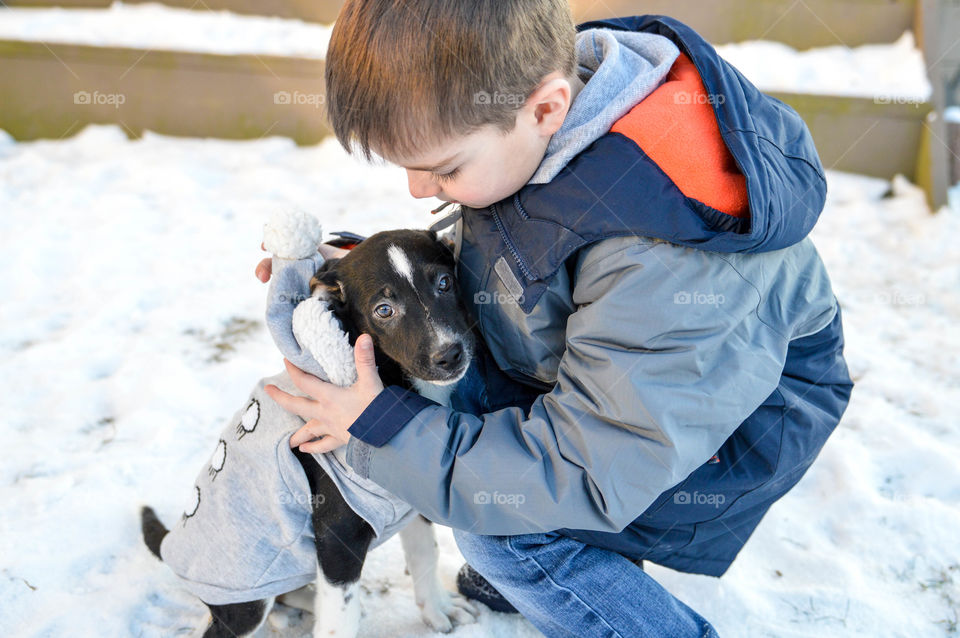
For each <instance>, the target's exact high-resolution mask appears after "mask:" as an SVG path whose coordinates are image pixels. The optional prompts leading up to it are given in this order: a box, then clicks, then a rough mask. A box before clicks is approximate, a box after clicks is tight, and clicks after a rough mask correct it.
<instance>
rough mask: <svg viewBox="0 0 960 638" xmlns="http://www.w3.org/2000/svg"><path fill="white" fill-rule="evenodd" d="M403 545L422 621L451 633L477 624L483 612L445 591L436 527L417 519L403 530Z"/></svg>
mask: <svg viewBox="0 0 960 638" xmlns="http://www.w3.org/2000/svg"><path fill="white" fill-rule="evenodd" d="M400 542H401V543H402V544H403V553H404V555H405V557H406V560H407V571H408V572H410V577H411V578H412V579H413V597H414V600H415V601H416V603H417V606H418V607H420V617H421V618H422V619H423V622H424V623H426V624H427V626H429V627H430V628H431V629H433V630H434V631H439V632H442V633H448V632H450V631H451V630H452V629H453V628H454V626H456V625H465V624H467V623H472V622H475V621H476V618H477V616H478V615H479V611H478V610H477V609H476V607H474V606H473V605H471V604H470V603H469V602H467V600H466V599H465V598H463V596H461V595H460V594H454V593H451V592H449V591H447V590H446V589H444V588H443V585H442V584H441V583H440V578H439V576H438V575H437V562H438V559H439V555H440V552H439V549H438V547H437V538H436V534H435V533H434V531H433V525H430V524H429V523H427V522H426V521H425V520H423V518H421V517H420V516H415V517H414V518H413V520H411V521H410V523H409V524H407V525H406V526H405V527H404V528H403V529H402V530H400Z"/></svg>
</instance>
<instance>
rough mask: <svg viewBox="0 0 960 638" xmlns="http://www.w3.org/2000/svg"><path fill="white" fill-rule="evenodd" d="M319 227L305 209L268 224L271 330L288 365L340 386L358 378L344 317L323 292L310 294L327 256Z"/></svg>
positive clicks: (265, 240)
mask: <svg viewBox="0 0 960 638" xmlns="http://www.w3.org/2000/svg"><path fill="white" fill-rule="evenodd" d="M321 234H322V231H321V228H320V224H319V223H318V222H317V220H316V218H314V217H313V216H311V215H307V214H306V213H302V212H281V213H277V214H275V215H273V217H271V218H270V220H269V221H268V222H267V223H266V224H265V226H264V233H263V245H264V248H266V249H267V250H268V251H269V252H271V253H273V273H272V276H271V282H270V290H269V292H268V293H267V314H266V322H267V328H268V329H269V330H270V336H271V337H273V341H274V343H276V344H277V348H279V349H280V352H281V353H282V354H283V356H284V357H286V358H287V359H288V360H289V361H290V363H292V364H293V365H295V366H297V367H298V368H300V369H301V370H303V371H305V372H309V373H310V374H312V375H314V376H316V377H319V378H320V379H323V380H324V381H330V382H331V383H334V384H336V385H339V386H345V385H351V384H352V383H354V382H355V381H356V379H357V371H356V366H355V364H354V359H353V347H352V346H351V345H350V340H349V338H348V337H347V334H346V333H345V332H344V331H343V328H342V326H341V324H340V321H339V320H338V319H337V318H336V316H335V315H334V314H333V312H332V311H331V309H330V308H329V306H328V304H327V302H326V300H325V299H324V298H323V297H322V296H321V295H320V294H319V292H318V294H317V295H315V296H311V294H310V279H311V278H312V277H313V275H314V274H316V272H317V270H319V269H320V266H322V265H323V262H324V259H323V256H322V255H320V253H318V252H317V248H318V247H319V245H320V243H321Z"/></svg>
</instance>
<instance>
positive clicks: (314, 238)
mask: <svg viewBox="0 0 960 638" xmlns="http://www.w3.org/2000/svg"><path fill="white" fill-rule="evenodd" d="M322 236H323V232H322V230H321V228H320V222H318V221H317V218H316V217H314V216H313V215H308V214H307V213H304V212H303V211H280V212H276V213H274V214H273V215H271V216H270V220H269V221H268V222H267V223H266V224H264V225H263V247H264V248H266V249H267V250H268V251H270V252H271V253H273V255H274V256H275V257H279V258H281V259H305V258H307V257H311V256H313V255H314V254H316V252H317V247H318V246H319V245H320V243H321V238H322Z"/></svg>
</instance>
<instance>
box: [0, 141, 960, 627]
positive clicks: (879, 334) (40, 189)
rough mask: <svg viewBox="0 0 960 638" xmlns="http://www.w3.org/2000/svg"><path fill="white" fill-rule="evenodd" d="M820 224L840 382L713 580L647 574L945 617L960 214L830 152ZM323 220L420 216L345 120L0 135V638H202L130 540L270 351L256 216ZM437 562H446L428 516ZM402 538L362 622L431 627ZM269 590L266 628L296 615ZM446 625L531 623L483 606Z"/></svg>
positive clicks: (849, 608)
mask: <svg viewBox="0 0 960 638" xmlns="http://www.w3.org/2000/svg"><path fill="white" fill-rule="evenodd" d="M829 180H830V195H829V202H828V206H827V209H826V211H825V212H824V214H823V217H822V219H821V221H820V223H819V225H818V226H817V228H816V230H815V231H814V237H815V240H816V242H817V245H818V246H819V248H820V250H821V253H822V255H823V258H824V260H825V262H826V263H827V266H828V268H829V270H830V273H831V276H832V279H833V281H834V285H835V288H836V292H837V295H838V297H839V299H840V301H841V304H842V306H843V310H844V319H845V326H846V335H847V353H848V358H849V363H850V366H851V370H852V373H853V375H854V377H855V379H856V381H857V387H856V389H855V391H854V395H853V401H852V403H851V405H850V408H849V411H848V412H847V415H846V417H845V419H844V421H843V423H842V424H841V426H840V428H839V429H838V431H837V432H836V434H835V435H834V436H833V437H832V439H831V440H830V442H829V443H828V444H827V446H826V448H825V449H824V451H823V453H822V454H821V457H820V458H819V460H818V461H817V463H816V464H815V465H814V467H813V469H812V470H811V471H810V473H809V474H808V475H807V476H806V477H805V478H804V480H803V481H802V482H801V483H800V484H799V485H798V486H797V488H796V489H794V490H793V491H792V492H791V493H790V494H789V495H788V496H787V497H786V498H784V499H783V500H782V501H781V502H779V503H778V504H777V505H775V506H774V507H773V509H772V510H771V512H770V513H769V515H768V516H767V517H766V519H765V520H764V521H763V522H762V523H761V525H760V527H759V529H758V530H757V531H756V533H755V534H754V536H753V537H752V539H751V540H750V542H749V543H748V544H747V546H746V548H745V550H744V551H743V553H742V554H741V556H740V558H739V559H738V560H737V562H736V563H735V564H734V566H733V567H732V569H731V570H730V571H729V573H728V574H727V575H726V576H724V577H723V578H722V579H714V578H709V577H701V576H691V575H686V574H680V573H676V572H672V571H670V570H668V569H664V568H660V567H657V566H650V567H649V569H650V572H651V573H652V574H653V575H654V576H655V577H656V578H658V579H659V580H660V581H661V582H663V583H664V584H665V586H666V587H668V588H669V589H670V590H671V591H673V592H675V593H676V594H677V595H678V596H679V597H680V598H681V599H683V600H684V601H686V602H687V603H689V604H690V605H692V606H693V607H694V608H696V609H697V610H698V611H700V612H701V613H703V614H704V615H705V616H706V617H707V618H709V619H710V620H711V621H712V622H714V623H715V625H716V627H717V629H718V630H719V631H720V633H721V635H723V636H726V637H731V636H732V637H741V636H742V637H747V636H749V637H757V636H777V637H791V636H798V637H799V636H810V637H812V636H816V637H818V638H821V637H834V636H853V635H857V636H871V637H887V636H889V637H901V636H902V637H914V636H948V635H955V634H956V633H957V632H958V631H960V627H958V622H960V618H958V615H957V614H958V611H957V610H958V609H960V543H957V530H958V529H960V474H958V471H957V459H958V458H960V429H958V427H957V423H958V419H957V417H956V410H957V406H958V405H960V356H958V353H960V331H958V330H957V329H956V325H957V322H958V319H960V293H958V291H960V252H958V251H957V249H956V238H957V237H958V236H960V211H949V210H944V211H942V212H940V213H939V214H938V215H931V214H930V213H929V212H928V211H927V209H926V206H925V204H924V202H923V196H922V194H921V192H920V191H919V190H918V189H917V188H915V187H914V186H912V185H910V184H909V183H907V182H905V181H903V180H896V181H895V182H894V183H893V184H892V185H891V184H890V183H888V182H885V181H883V180H877V179H872V178H865V177H858V176H852V175H846V174H840V173H831V174H830V175H829ZM290 207H298V208H301V209H304V210H308V211H311V212H313V213H315V214H316V215H317V216H318V217H319V218H320V219H321V220H322V221H323V223H324V226H325V228H326V229H327V230H338V229H350V230H354V231H358V232H361V233H372V232H374V231H376V230H380V229H385V228H391V227H402V226H411V227H423V226H425V225H427V224H428V223H430V221H431V217H430V215H429V214H428V213H427V211H428V209H429V208H430V202H418V201H416V200H413V199H412V198H411V197H410V196H409V194H408V193H407V190H406V181H405V177H404V175H403V173H402V171H400V170H399V169H396V168H391V167H370V166H367V165H364V164H361V163H359V162H357V161H355V160H353V159H351V158H348V157H346V156H345V154H344V153H343V152H342V150H341V149H340V147H339V146H338V145H337V143H336V142H335V141H332V140H331V141H328V142H325V143H324V144H321V145H319V146H316V147H305V148H298V147H296V146H295V145H294V144H293V143H292V142H290V141H289V140H286V139H279V138H271V139H264V140H259V141H248V142H231V141H215V140H191V139H174V138H167V137H161V136H157V135H152V134H148V135H147V136H146V137H144V138H143V139H141V140H137V141H129V140H127V139H126V137H125V136H124V134H123V133H122V131H121V130H120V129H118V128H115V127H90V128H87V129H86V130H84V131H83V132H82V133H80V134H79V135H78V136H76V137H74V138H71V139H67V140H63V141H58V142H52V141H38V142H31V143H14V142H13V141H12V140H10V139H9V137H7V136H6V135H5V134H3V133H2V132H0V211H3V213H2V215H0V254H2V255H3V259H2V260H0V282H2V283H0V297H2V298H3V299H4V300H5V301H4V303H3V304H2V305H0V326H2V331H0V382H2V383H3V385H4V387H5V388H6V390H5V392H4V398H3V410H2V413H0V414H2V417H0V436H2V441H3V443H2V447H0V635H3V636H16V637H20V636H25V637H27V636H29V637H33V636H67V635H69V636H73V637H78V638H85V637H88V636H89V637H100V636H122V635H134V636H169V635H184V636H186V635H195V633H196V628H198V627H201V626H202V625H203V623H204V609H203V607H202V605H201V604H200V603H199V602H197V601H196V600H194V599H192V598H191V596H189V595H188V594H186V593H185V592H183V591H182V590H181V589H180V588H179V587H178V585H177V582H176V580H175V578H174V577H173V576H172V574H171V573H170V572H169V570H167V569H166V568H165V567H164V566H163V565H162V564H160V563H159V562H158V561H156V560H155V559H154V557H153V556H152V555H151V554H150V553H149V552H148V551H147V550H146V548H145V547H144V546H143V544H142V542H141V540H140V533H139V529H138V515H137V512H138V508H139V506H140V504H142V503H151V504H153V505H154V506H155V507H156V509H157V511H158V513H159V514H160V515H161V517H162V518H163V519H164V520H166V521H168V522H173V521H175V520H176V519H177V517H178V515H179V513H180V511H181V510H182V509H183V505H184V503H185V501H186V500H187V496H188V495H189V490H190V487H191V485H192V481H193V480H194V477H195V476H196V474H197V472H198V469H199V468H200V467H201V466H202V464H204V463H205V462H206V461H207V460H208V459H209V457H210V454H211V453H212V452H213V449H214V446H215V443H216V434H217V433H218V432H219V431H220V429H221V428H222V426H223V424H224V419H226V418H229V416H230V415H231V414H232V413H233V412H234V411H235V410H236V409H237V408H238V407H239V405H240V402H242V401H243V400H244V398H245V397H246V396H247V393H248V391H249V390H250V388H251V387H252V386H253V384H254V383H255V381H256V380H257V379H258V378H260V377H261V376H264V375H265V374H270V373H274V372H276V371H278V370H280V369H281V358H280V356H279V354H278V353H277V352H276V350H275V348H274V346H273V345H272V343H271V341H270V339H269V336H268V335H267V333H266V330H265V329H264V327H263V325H262V315H263V301H264V297H265V294H266V286H264V285H262V284H260V283H259V282H258V281H256V280H255V278H254V276H253V268H254V266H255V264H256V262H257V261H259V259H260V258H261V257H262V256H263V253H262V252H261V251H260V249H259V242H260V234H261V228H262V224H263V222H264V220H265V218H266V217H267V215H268V214H269V213H271V212H272V211H275V210H277V209H281V208H290ZM439 537H440V543H441V549H442V560H441V575H442V578H443V579H444V581H445V582H446V583H447V584H448V585H449V586H451V587H452V586H453V582H454V577H455V574H456V570H457V569H458V568H459V566H460V564H461V561H462V559H461V557H460V555H459V553H458V551H457V549H456V545H455V543H454V542H453V539H452V536H451V534H450V532H449V530H447V529H443V528H441V529H440V530H439ZM401 554H402V553H401V550H400V546H399V541H398V540H397V539H393V540H391V541H390V542H388V543H387V544H386V545H385V546H384V547H383V548H380V549H378V550H376V551H375V552H373V553H372V554H371V556H370V558H369V561H368V564H367V565H366V568H365V570H364V575H363V579H362V583H363V585H364V589H363V600H362V602H363V607H364V609H365V610H366V616H365V618H364V620H363V623H362V631H361V635H362V636H426V635H430V632H429V631H428V630H427V628H426V627H425V626H424V625H422V624H421V622H420V620H419V615H418V610H417V608H416V607H415V605H414V603H413V599H412V587H411V584H410V580H409V578H408V577H406V576H405V575H404V573H403V561H402V556H401ZM311 622H312V620H311V618H310V616H309V615H304V616H301V615H299V614H298V613H296V612H292V611H289V610H287V611H284V610H280V611H278V612H274V614H272V616H271V620H270V624H269V625H268V626H267V627H266V628H265V629H264V630H263V631H262V634H261V635H263V636H274V637H277V636H284V637H286V636H300V635H303V634H304V633H305V632H307V631H308V630H309V627H310V623H311ZM456 635H457V636H463V637H465V638H466V637H481V636H483V637H490V636H493V637H497V636H521V637H523V636H536V635H538V632H536V631H535V630H534V629H533V628H532V627H531V626H530V625H529V624H528V623H526V621H524V620H522V619H519V618H516V617H510V616H504V615H500V614H495V613H493V612H490V611H489V610H484V612H483V615H482V617H481V619H480V623H479V624H477V625H472V626H466V627H462V628H460V629H458V630H457V632H456Z"/></svg>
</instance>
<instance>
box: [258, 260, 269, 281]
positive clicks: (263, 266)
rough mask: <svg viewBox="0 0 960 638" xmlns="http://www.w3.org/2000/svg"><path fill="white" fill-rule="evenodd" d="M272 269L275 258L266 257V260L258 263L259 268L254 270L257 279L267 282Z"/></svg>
mask: <svg viewBox="0 0 960 638" xmlns="http://www.w3.org/2000/svg"><path fill="white" fill-rule="evenodd" d="M272 270H273V260H272V259H264V260H261V261H260V263H259V264H257V268H256V270H254V273H255V274H256V276H257V279H259V280H260V281H262V282H264V283H266V282H267V281H269V280H270V274H271V271H272Z"/></svg>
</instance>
